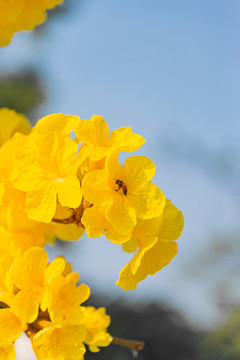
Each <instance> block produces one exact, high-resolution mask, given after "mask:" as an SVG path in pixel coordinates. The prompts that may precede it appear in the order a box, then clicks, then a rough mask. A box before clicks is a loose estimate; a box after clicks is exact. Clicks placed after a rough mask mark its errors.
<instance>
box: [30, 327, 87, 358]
mask: <svg viewBox="0 0 240 360" xmlns="http://www.w3.org/2000/svg"><path fill="white" fill-rule="evenodd" d="M85 337H86V329H85V326H84V325H68V324H66V325H65V324H62V325H59V324H58V325H56V324H53V326H51V327H46V328H44V329H43V330H41V331H39V332H38V333H37V334H36V335H35V336H34V337H33V348H34V351H35V353H36V355H37V358H38V360H46V359H47V360H81V359H83V355H84V353H85V351H86V350H85V346H84V345H83V341H84V339H85Z"/></svg>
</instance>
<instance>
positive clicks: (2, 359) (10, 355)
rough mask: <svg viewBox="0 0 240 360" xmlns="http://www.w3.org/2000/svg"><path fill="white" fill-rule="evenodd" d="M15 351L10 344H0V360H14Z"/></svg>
mask: <svg viewBox="0 0 240 360" xmlns="http://www.w3.org/2000/svg"><path fill="white" fill-rule="evenodd" d="M15 357H16V351H15V348H14V345H13V344H12V343H11V342H0V360H15Z"/></svg>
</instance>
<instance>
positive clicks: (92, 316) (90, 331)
mask: <svg viewBox="0 0 240 360" xmlns="http://www.w3.org/2000/svg"><path fill="white" fill-rule="evenodd" d="M86 310H87V314H86V317H85V320H84V324H85V326H86V329H87V337H86V339H85V340H84V342H85V343H86V344H87V345H88V347H89V350H90V351H93V352H97V351H99V350H100V349H99V346H108V345H109V344H110V343H111V342H112V337H111V335H110V334H108V333H107V327H108V326H109V325H110V322H111V318H110V316H109V315H106V309H105V308H99V309H95V308H94V307H92V306H87V307H86Z"/></svg>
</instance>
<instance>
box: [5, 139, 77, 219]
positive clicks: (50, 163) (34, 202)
mask: <svg viewBox="0 0 240 360" xmlns="http://www.w3.org/2000/svg"><path fill="white" fill-rule="evenodd" d="M14 140H15V142H16V143H17V144H18V145H19V146H20V148H19V146H18V147H17V146H16V144H14V145H15V148H17V149H16V151H15V152H14V157H13V156H12V166H11V169H10V170H9V171H10V175H9V177H10V181H11V183H12V184H13V186H14V187H15V188H16V189H18V190H21V191H24V192H26V200H25V204H26V211H27V214H28V216H29V218H31V219H33V220H36V221H41V222H46V223H49V222H51V220H52V218H53V216H54V214H55V211H56V206H57V201H58V202H59V203H60V204H61V205H62V206H67V207H70V208H76V207H78V206H79V205H80V203H81V201H82V190H81V187H80V182H79V179H78V177H77V169H78V167H79V165H80V163H81V159H80V158H79V157H78V155H76V154H77V150H78V146H77V144H76V143H75V142H74V141H73V140H71V139H70V138H68V137H63V136H61V134H59V133H53V132H50V133H49V134H46V135H43V136H42V137H40V138H38V142H37V144H36V143H35V142H34V141H33V139H32V138H31V137H30V138H27V137H23V135H22V137H20V136H18V137H15V139H13V141H14ZM7 145H8V146H7ZM10 145H12V144H6V149H8V147H9V146H10ZM3 148H4V146H3V147H2V148H1V150H4V149H3ZM6 156H7V155H6Z"/></svg>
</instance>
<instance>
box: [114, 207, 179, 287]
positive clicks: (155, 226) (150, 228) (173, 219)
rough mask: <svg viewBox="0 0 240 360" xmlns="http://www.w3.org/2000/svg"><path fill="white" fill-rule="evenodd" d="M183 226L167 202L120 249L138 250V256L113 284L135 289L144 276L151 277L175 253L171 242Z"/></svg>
mask: <svg viewBox="0 0 240 360" xmlns="http://www.w3.org/2000/svg"><path fill="white" fill-rule="evenodd" d="M183 225H184V219H183V215H182V213H181V211H179V210H178V209H177V208H176V207H175V206H174V205H172V204H171V202H170V201H169V200H167V202H166V206H165V208H164V211H163V213H162V215H161V216H159V217H156V218H154V219H150V220H146V221H145V223H144V224H143V225H140V226H138V227H136V228H135V229H134V231H133V237H132V239H131V240H130V241H129V243H125V244H124V245H123V247H125V249H126V250H127V251H129V250H130V251H132V250H133V251H135V250H137V253H136V254H135V255H134V256H133V258H132V260H131V261H130V262H129V263H128V264H127V265H126V266H124V268H123V269H122V270H121V272H120V275H119V279H118V281H117V284H116V285H118V286H120V287H121V288H123V289H124V290H134V289H136V287H137V284H138V282H140V281H142V280H143V279H145V278H146V277H147V275H153V274H155V273H156V272H157V271H160V270H161V269H162V268H163V267H164V266H166V265H167V264H168V263H169V262H170V261H171V260H172V259H173V257H174V256H175V255H176V254H177V243H176V242H175V241H174V240H176V239H178V238H179V236H180V235H181V232H182V229H183Z"/></svg>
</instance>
